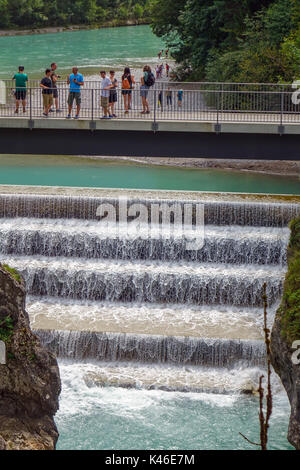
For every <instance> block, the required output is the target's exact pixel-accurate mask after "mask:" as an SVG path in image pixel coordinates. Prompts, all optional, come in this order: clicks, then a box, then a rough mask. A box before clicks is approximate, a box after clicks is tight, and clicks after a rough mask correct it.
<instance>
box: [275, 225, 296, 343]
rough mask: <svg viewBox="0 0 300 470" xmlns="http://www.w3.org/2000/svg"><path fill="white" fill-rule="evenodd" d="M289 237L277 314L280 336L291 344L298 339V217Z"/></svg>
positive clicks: (291, 226)
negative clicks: (286, 266)
mask: <svg viewBox="0 0 300 470" xmlns="http://www.w3.org/2000/svg"><path fill="white" fill-rule="evenodd" d="M290 229H291V237H290V243H289V246H288V272H287V275H286V278H285V283H284V291H283V298H282V302H281V305H280V307H279V313H280V315H281V321H282V335H283V337H284V338H285V339H286V340H287V341H288V343H289V344H292V343H293V341H295V340H299V339H300V217H299V218H297V219H296V220H293V221H292V222H291V224H290Z"/></svg>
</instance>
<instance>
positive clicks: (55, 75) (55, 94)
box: [49, 62, 61, 113]
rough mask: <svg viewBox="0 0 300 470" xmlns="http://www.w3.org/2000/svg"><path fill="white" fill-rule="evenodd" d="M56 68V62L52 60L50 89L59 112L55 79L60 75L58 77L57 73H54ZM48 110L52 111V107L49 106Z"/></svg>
mask: <svg viewBox="0 0 300 470" xmlns="http://www.w3.org/2000/svg"><path fill="white" fill-rule="evenodd" d="M56 69H57V64H56V63H55V62H52V64H51V80H52V90H53V101H54V103H55V109H56V112H57V113H61V110H60V109H59V103H58V90H57V80H58V79H59V78H61V77H60V75H58V74H57V73H56ZM49 112H50V113H54V109H52V108H51V109H50V111H49Z"/></svg>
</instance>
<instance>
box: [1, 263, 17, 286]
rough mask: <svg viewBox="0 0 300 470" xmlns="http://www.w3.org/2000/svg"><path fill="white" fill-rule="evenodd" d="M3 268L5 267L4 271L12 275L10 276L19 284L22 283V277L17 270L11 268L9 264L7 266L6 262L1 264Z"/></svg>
mask: <svg viewBox="0 0 300 470" xmlns="http://www.w3.org/2000/svg"><path fill="white" fill-rule="evenodd" d="M1 266H2V268H3V269H5V271H7V272H8V273H10V274H11V275H12V277H13V278H14V279H15V280H16V281H17V282H18V283H19V284H21V283H22V278H21V275H20V273H18V271H17V270H16V269H14V268H11V267H10V266H8V264H2V265H1Z"/></svg>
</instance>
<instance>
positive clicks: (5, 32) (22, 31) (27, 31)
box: [0, 18, 150, 37]
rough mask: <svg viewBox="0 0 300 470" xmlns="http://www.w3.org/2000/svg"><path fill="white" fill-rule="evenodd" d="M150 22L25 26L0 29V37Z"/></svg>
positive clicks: (148, 22) (118, 21)
mask: <svg viewBox="0 0 300 470" xmlns="http://www.w3.org/2000/svg"><path fill="white" fill-rule="evenodd" d="M147 24H150V20H149V19H146V18H145V19H139V20H124V21H122V20H113V21H108V22H106V23H103V24H90V25H84V24H79V25H76V24H72V25H68V26H50V27H41V28H27V29H5V30H0V37H3V36H27V35H32V34H53V33H63V32H70V31H81V30H95V29H102V28H117V27H123V26H124V27H125V26H140V25H147Z"/></svg>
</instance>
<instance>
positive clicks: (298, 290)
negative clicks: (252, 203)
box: [271, 218, 300, 450]
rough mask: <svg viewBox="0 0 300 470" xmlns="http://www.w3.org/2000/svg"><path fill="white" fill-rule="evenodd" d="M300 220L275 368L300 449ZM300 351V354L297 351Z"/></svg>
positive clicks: (294, 227) (277, 327) (275, 341)
mask: <svg viewBox="0 0 300 470" xmlns="http://www.w3.org/2000/svg"><path fill="white" fill-rule="evenodd" d="M299 347H300V218H298V219H296V220H294V221H293V222H292V224H291V238H290V243H289V247H288V272H287V275H286V279H285V284H284V293H283V298H282V303H281V306H280V308H279V309H278V312H277V314H276V318H275V323H274V326H273V330H272V337H271V348H272V365H273V367H274V369H275V370H276V372H277V374H278V375H279V376H280V378H281V381H282V383H283V385H284V387H285V389H286V392H287V394H288V397H289V401H290V404H291V417H290V423H289V430H288V440H289V442H290V443H291V444H292V445H293V446H294V447H295V448H296V449H297V450H300V349H299ZM297 348H298V351H297Z"/></svg>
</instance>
